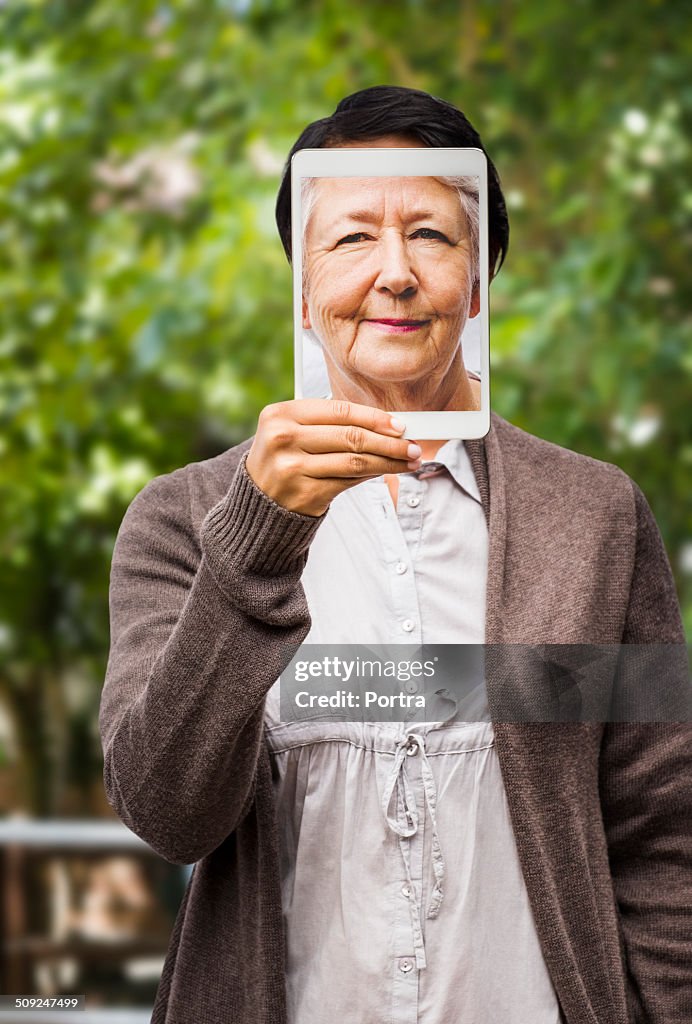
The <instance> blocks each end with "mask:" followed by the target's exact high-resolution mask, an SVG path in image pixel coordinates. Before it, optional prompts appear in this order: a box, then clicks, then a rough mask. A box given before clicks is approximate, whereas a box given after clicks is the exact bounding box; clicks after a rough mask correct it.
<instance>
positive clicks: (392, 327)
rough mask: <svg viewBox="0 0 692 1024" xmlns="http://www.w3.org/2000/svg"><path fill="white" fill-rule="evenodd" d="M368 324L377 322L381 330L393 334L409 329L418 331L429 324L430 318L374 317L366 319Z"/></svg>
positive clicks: (402, 332)
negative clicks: (396, 318)
mask: <svg viewBox="0 0 692 1024" xmlns="http://www.w3.org/2000/svg"><path fill="white" fill-rule="evenodd" d="M365 322H366V323H368V324H375V325H376V326H377V327H379V328H380V329H381V330H383V331H386V332H387V333H391V334H397V333H398V334H405V333H407V332H408V331H417V330H419V328H421V327H425V326H426V324H429V323H430V321H429V320H393V319H384V318H383V319H377V320H375V319H372V320H366V321H365Z"/></svg>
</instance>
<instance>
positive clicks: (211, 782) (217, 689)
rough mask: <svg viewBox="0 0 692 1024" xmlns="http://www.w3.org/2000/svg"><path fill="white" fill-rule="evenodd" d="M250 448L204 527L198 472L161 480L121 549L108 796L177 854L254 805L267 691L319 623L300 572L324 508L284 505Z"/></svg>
mask: <svg viewBox="0 0 692 1024" xmlns="http://www.w3.org/2000/svg"><path fill="white" fill-rule="evenodd" d="M245 457H246V456H243V459H242V461H241V463H240V465H239V466H238V469H237V471H236V473H235V476H234V478H233V481H232V483H231V485H230V488H229V490H228V492H227V493H226V494H225V496H224V497H223V499H222V500H221V501H220V502H219V503H218V504H217V505H216V506H214V508H212V509H211V511H210V512H209V513H208V515H207V516H206V518H205V520H204V522H203V524H202V527H201V530H200V529H197V530H196V529H195V528H194V526H193V524H192V516H191V513H190V495H189V493H188V487H189V470H186V469H183V470H177V471H176V472H175V473H172V474H169V475H168V476H164V477H158V478H157V479H155V480H153V481H152V482H151V483H150V484H149V485H147V487H145V489H144V490H143V491H142V492H141V493H140V494H139V495H138V496H137V497H136V498H135V499H134V501H133V502H132V504H131V505H130V507H129V508H128V510H127V513H126V515H125V518H124V520H123V522H122V525H121V527H120V531H119V533H118V537H117V540H116V544H115V550H114V554H113V562H112V567H111V583H110V617H111V648H110V654H109V659H108V666H107V670H106V679H105V683H104V687H103V693H102V697H101V708H100V716H99V724H100V730H101V738H102V743H103V749H104V782H105V788H106V794H107V796H108V800H109V802H110V803H111V805H112V807H113V808H114V809H115V811H116V812H117V814H118V815H119V816H120V818H121V819H122V820H123V821H124V822H125V824H126V825H128V827H129V828H131V829H132V831H134V832H135V833H137V835H139V836H140V837H141V838H142V839H144V840H145V841H146V842H147V843H148V844H149V845H150V846H151V847H152V848H153V849H154V850H156V852H157V853H159V854H160V855H161V856H162V857H164V858H165V859H166V860H169V861H172V862H174V863H180V864H187V863H192V862H194V861H197V860H199V859H201V858H202V857H204V856H205V855H206V854H208V853H210V852H211V851H212V850H214V849H215V848H216V847H217V846H219V845H220V844H221V843H222V842H223V840H224V839H225V838H226V837H227V836H228V835H229V834H230V833H231V832H232V831H233V830H234V829H235V827H236V826H237V824H238V822H239V821H240V820H241V818H242V817H243V815H244V813H245V811H246V810H247V809H248V807H249V806H250V804H251V802H252V799H253V795H254V793H253V787H254V781H255V775H256V767H257V763H258V758H259V753H260V743H261V741H262V720H263V713H264V698H265V695H266V693H267V691H268V690H269V688H270V687H271V686H272V684H273V683H274V682H275V681H276V679H277V678H278V676H279V675H280V674H281V672H282V671H283V670H284V669H285V667H286V665H287V664H288V662H289V661H290V660H291V657H292V655H293V654H294V653H295V650H296V649H297V647H298V646H299V645H300V643H301V642H302V640H303V639H304V638H305V636H306V634H307V632H308V630H309V627H310V616H309V612H308V607H307V602H306V599H305V594H304V591H303V588H302V586H301V583H300V577H301V575H302V570H303V568H304V565H305V562H306V559H307V552H308V549H309V545H310V542H311V540H312V537H313V536H314V534H315V532H316V530H317V528H318V527H319V525H320V523H321V521H322V519H323V518H324V516H321V517H313V516H304V515H300V514H298V513H295V512H291V511H289V510H287V509H284V508H283V507H282V506H280V505H278V504H276V503H275V502H273V501H272V500H271V499H270V498H269V497H267V495H265V494H264V492H263V491H261V490H260V489H259V488H258V487H257V486H256V484H255V483H254V482H253V481H252V479H251V478H250V476H249V475H248V473H247V471H246V469H245ZM325 514H326V513H325Z"/></svg>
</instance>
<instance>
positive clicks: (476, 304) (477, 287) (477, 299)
mask: <svg viewBox="0 0 692 1024" xmlns="http://www.w3.org/2000/svg"><path fill="white" fill-rule="evenodd" d="M480 311H481V283H480V281H474V283H473V291H472V292H471V305H470V306H469V319H471V317H474V316H478V314H479V313H480Z"/></svg>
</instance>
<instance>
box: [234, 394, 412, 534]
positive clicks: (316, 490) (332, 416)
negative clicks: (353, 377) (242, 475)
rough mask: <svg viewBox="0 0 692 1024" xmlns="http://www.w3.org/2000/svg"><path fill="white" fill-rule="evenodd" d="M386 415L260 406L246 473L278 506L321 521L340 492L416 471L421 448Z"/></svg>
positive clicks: (306, 405) (353, 407) (326, 403)
mask: <svg viewBox="0 0 692 1024" xmlns="http://www.w3.org/2000/svg"><path fill="white" fill-rule="evenodd" d="M403 429H404V427H403V424H401V423H399V424H397V422H396V420H393V418H392V416H391V414H390V413H388V412H385V411H383V410H381V409H374V408H372V407H370V406H361V405H357V404H355V403H351V402H345V401H341V400H337V399H324V398H313V399H297V400H294V401H291V402H277V403H276V404H274V405H268V406H266V407H265V408H264V409H263V410H262V412H261V413H260V417H259V421H258V425H257V433H256V434H255V437H254V438H253V442H252V447H251V448H250V453H249V455H248V457H247V461H246V464H245V465H246V469H247V472H248V473H249V475H250V477H251V478H252V480H254V482H255V483H256V484H257V486H258V487H259V488H260V489H261V490H262V491H264V493H265V494H267V495H268V496H269V497H270V498H272V499H273V500H274V501H275V502H276V503H277V504H278V505H282V506H283V507H284V508H287V509H289V511H291V512H299V513H301V514H303V515H310V516H320V515H322V513H323V512H325V511H326V510H327V508H328V507H329V505H330V503H331V501H332V500H333V499H334V498H335V497H336V495H337V494H339V493H341V491H345V490H347V489H348V488H349V487H354V486H355V485H356V484H358V483H360V482H361V481H362V480H367V479H369V478H370V477H375V476H380V475H382V474H384V473H402V472H404V473H405V472H408V471H411V470H414V469H417V468H418V467H419V465H420V459H419V458H418V456H419V455H420V448H419V447H418V446H417V445H415V444H412V443H411V441H409V440H407V439H406V438H403V437H402V436H401V435H402V431H403Z"/></svg>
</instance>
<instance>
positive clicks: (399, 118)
mask: <svg viewBox="0 0 692 1024" xmlns="http://www.w3.org/2000/svg"><path fill="white" fill-rule="evenodd" d="M383 135H408V136H410V137H412V138H416V139H419V140H420V141H421V142H422V143H423V144H424V145H426V146H431V147H452V146H474V147H477V148H478V149H482V150H483V152H484V153H485V155H486V158H487V160H488V237H489V244H488V248H489V257H490V271H491V276H493V274H495V273H497V271H498V270H499V269H500V267H501V266H502V264H503V263H504V260H505V256H506V255H507V247H508V245H509V221H508V219H507V207H506V206H505V198H504V196H503V195H502V189H501V188H500V178H499V176H498V173H497V171H496V170H495V166H494V164H493V162H492V160H491V159H490V157H489V156H488V154H487V153H486V152H485V147H484V146H483V143H482V142H481V138H480V135H479V134H478V132H477V131H476V129H475V128H474V127H473V126H472V125H471V124H470V123H469V121H468V120H467V119H466V117H465V116H464V114H462V112H461V111H460V110H457V108H456V107H454V106H452V104H451V103H447V102H446V101H445V100H440V99H437V97H436V96H431V95H430V94H429V93H427V92H422V91H421V90H420V89H406V88H403V87H402V86H398V85H375V86H372V88H370V89H361V90H360V92H354V93H353V94H352V95H351V96H346V98H345V99H343V100H341V102H340V103H339V105H338V106H337V108H336V110H335V111H334V113H333V114H332V115H331V117H323V118H321V119H320V120H319V121H313V123H312V124H309V125H308V126H307V128H306V129H305V130H304V131H303V132H302V134H301V135H300V138H299V139H298V141H297V142H296V143H294V145H293V148H292V149H291V152H290V153H289V154H288V159H287V161H286V166H285V167H284V172H283V177H282V179H281V185H280V186H279V194H278V196H277V200H276V223H277V226H278V228H279V235H280V236H281V241H282V242H283V247H284V249H285V250H286V255H287V256H288V260H289V262H290V261H291V157H292V156H293V154H294V153H297V152H298V150H299V149H324V148H329V147H330V146H339V145H343V143H345V142H361V141H362V142H367V141H368V139H377V138H381V137H382V136H383Z"/></svg>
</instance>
